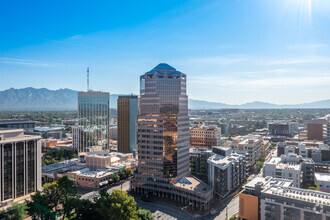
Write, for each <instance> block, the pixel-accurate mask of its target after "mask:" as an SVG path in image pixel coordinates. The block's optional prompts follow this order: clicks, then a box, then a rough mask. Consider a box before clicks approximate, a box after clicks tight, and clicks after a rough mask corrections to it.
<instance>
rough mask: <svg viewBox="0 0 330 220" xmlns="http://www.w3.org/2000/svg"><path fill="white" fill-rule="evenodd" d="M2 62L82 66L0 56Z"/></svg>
mask: <svg viewBox="0 0 330 220" xmlns="http://www.w3.org/2000/svg"><path fill="white" fill-rule="evenodd" d="M0 64H8V65H24V66H31V67H59V66H71V67H82V66H81V65H77V64H71V63H61V62H48V61H40V60H29V59H18V58H8V57H0Z"/></svg>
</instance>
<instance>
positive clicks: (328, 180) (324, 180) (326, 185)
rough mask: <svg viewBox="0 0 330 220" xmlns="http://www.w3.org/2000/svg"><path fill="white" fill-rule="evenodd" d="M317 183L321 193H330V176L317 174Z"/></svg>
mask: <svg viewBox="0 0 330 220" xmlns="http://www.w3.org/2000/svg"><path fill="white" fill-rule="evenodd" d="M315 181H316V182H317V185H318V186H319V188H320V191H323V192H330V174H329V173H315Z"/></svg>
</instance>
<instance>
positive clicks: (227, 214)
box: [226, 205, 228, 220]
mask: <svg viewBox="0 0 330 220" xmlns="http://www.w3.org/2000/svg"><path fill="white" fill-rule="evenodd" d="M227 219H228V205H226V220H227Z"/></svg>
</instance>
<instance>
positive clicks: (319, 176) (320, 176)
mask: <svg viewBox="0 0 330 220" xmlns="http://www.w3.org/2000/svg"><path fill="white" fill-rule="evenodd" d="M315 178H316V180H318V181H324V182H330V173H315Z"/></svg>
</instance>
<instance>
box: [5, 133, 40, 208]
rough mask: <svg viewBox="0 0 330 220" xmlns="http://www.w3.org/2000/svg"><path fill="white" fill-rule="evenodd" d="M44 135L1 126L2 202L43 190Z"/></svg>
mask: <svg viewBox="0 0 330 220" xmlns="http://www.w3.org/2000/svg"><path fill="white" fill-rule="evenodd" d="M40 138H41V137H40V136H30V135H24V130H23V129H10V130H0V171H1V172H0V174H1V175H0V206H1V205H2V204H6V203H8V202H13V201H17V200H20V199H24V198H26V197H27V196H28V195H29V194H31V193H33V192H35V191H36V190H41V145H40V142H39V139H40Z"/></svg>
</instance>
